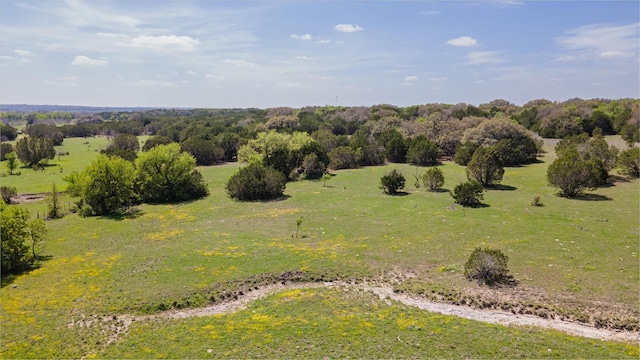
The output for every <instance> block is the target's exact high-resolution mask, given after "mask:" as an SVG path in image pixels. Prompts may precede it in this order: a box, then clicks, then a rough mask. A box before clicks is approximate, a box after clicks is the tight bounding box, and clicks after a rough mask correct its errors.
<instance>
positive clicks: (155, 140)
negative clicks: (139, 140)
mask: <svg viewBox="0 0 640 360" xmlns="http://www.w3.org/2000/svg"><path fill="white" fill-rule="evenodd" d="M172 142H174V141H173V139H171V138H169V137H166V136H162V135H155V136H152V137H150V138H149V139H147V141H145V142H144V145H143V146H142V151H149V150H151V149H153V148H154V147H156V146H158V145H167V144H171V143H172Z"/></svg>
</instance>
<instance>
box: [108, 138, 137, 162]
mask: <svg viewBox="0 0 640 360" xmlns="http://www.w3.org/2000/svg"><path fill="white" fill-rule="evenodd" d="M138 151H140V143H139V142H138V138H137V137H136V136H135V135H132V134H118V135H117V136H116V137H114V138H113V141H112V142H111V144H109V146H107V148H106V149H104V150H103V151H102V153H103V154H105V155H107V156H118V157H121V158H123V159H125V160H128V161H131V162H133V161H134V160H135V159H136V156H137V154H138Z"/></svg>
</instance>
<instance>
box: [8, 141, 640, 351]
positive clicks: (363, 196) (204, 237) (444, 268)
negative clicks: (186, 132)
mask: <svg viewBox="0 0 640 360" xmlns="http://www.w3.org/2000/svg"><path fill="white" fill-rule="evenodd" d="M75 141H77V142H75ZM86 141H89V144H83V142H86ZM101 141H103V139H99V138H96V139H88V140H83V139H65V146H67V147H69V149H70V150H69V152H70V155H69V156H68V157H64V156H63V157H62V158H61V161H63V160H68V161H69V162H68V163H65V164H63V165H62V164H61V165H62V166H63V169H64V173H65V174H66V173H67V172H68V171H69V172H70V171H71V170H73V169H76V170H80V169H82V167H83V166H84V164H87V163H89V162H90V160H91V159H90V156H88V154H95V151H91V149H95V148H97V147H99V146H101V145H100V144H102V145H105V144H106V142H104V143H101ZM89 145H91V146H90V147H89ZM89 148H90V149H89ZM76 153H81V154H83V156H78V158H73V156H74V154H76ZM552 158H553V157H552V154H548V155H547V156H546V157H544V158H542V160H543V162H541V163H538V164H533V165H530V166H526V167H520V168H508V169H506V172H505V177H504V180H503V182H502V184H503V186H502V188H501V189H500V190H490V191H488V192H486V194H485V199H484V203H485V204H486V205H487V206H486V207H482V208H475V209H468V208H461V207H459V206H457V205H456V206H454V203H453V200H452V198H451V197H450V196H449V194H448V193H447V192H437V193H431V192H428V191H426V190H425V189H424V188H423V187H421V188H419V189H416V188H414V186H413V183H414V180H413V174H414V173H415V172H416V168H415V167H412V166H409V165H395V164H394V165H387V166H381V167H370V168H364V169H358V170H342V171H336V172H334V174H335V176H334V177H333V178H332V179H331V180H329V181H327V183H326V185H327V186H326V187H325V186H323V183H322V182H319V181H301V182H295V183H290V184H288V185H287V190H286V191H285V195H286V196H287V197H286V198H285V199H282V200H280V201H274V202H259V203H237V202H233V201H231V200H230V199H229V198H228V197H227V196H226V194H225V192H224V183H225V182H226V180H227V179H228V178H229V176H231V175H232V174H233V173H234V172H235V171H237V169H238V167H239V166H240V165H239V164H228V165H223V166H215V167H206V168H202V169H201V171H202V173H203V175H204V177H205V179H206V180H207V181H208V185H209V188H210V190H211V194H210V196H208V197H207V198H205V199H202V200H198V201H194V202H189V203H182V204H173V205H142V206H140V207H139V208H138V209H139V211H138V212H137V213H136V214H135V215H134V216H131V217H127V218H80V217H78V216H77V215H69V216H66V217H65V218H63V219H61V220H55V221H50V222H48V223H47V225H48V227H49V229H50V236H49V240H48V242H47V244H46V245H45V248H44V249H43V250H42V254H44V255H47V256H49V257H50V259H49V260H47V261H44V262H43V263H42V264H41V267H40V268H38V269H36V270H34V271H31V272H29V273H26V274H24V275H21V276H18V277H17V278H14V279H6V278H5V279H4V281H3V288H2V292H1V293H0V300H1V302H2V314H1V319H2V339H1V340H0V341H1V344H2V350H1V353H0V356H2V357H3V358H15V357H20V358H22V357H39V358H43V357H55V358H59V357H74V358H77V357H80V356H83V355H92V356H97V357H110V358H111V357H135V358H150V357H175V358H185V357H191V358H195V357H198V358H200V357H260V356H264V357H289V356H305V357H319V356H324V355H327V356H330V357H345V356H359V357H379V356H385V357H411V356H415V357H424V356H425V355H426V356H430V357H435V356H438V357H515V356H526V357H559V358H566V357H587V358H602V357H609V358H612V357H613V358H620V357H626V356H630V357H635V358H637V357H638V348H637V346H636V345H633V346H630V345H624V344H617V343H605V342H600V341H592V340H585V339H579V338H573V337H569V336H566V335H561V334H559V333H556V332H550V331H541V330H532V329H526V328H515V329H513V328H504V327H499V326H494V325H484V324H480V323H475V322H472V321H466V320H460V319H456V318H453V317H446V316H440V315H434V314H431V313H425V312H420V311H418V310H414V309H411V308H408V307H405V306H403V305H400V304H395V303H392V304H387V303H384V302H380V301H378V300H374V298H372V297H370V296H366V295H363V294H361V295H353V294H350V295H348V296H347V295H345V294H341V293H336V292H335V291H334V290H326V289H325V290H321V289H313V290H305V291H304V294H307V295H308V296H294V297H293V299H292V300H293V301H287V302H284V301H282V296H283V295H282V294H277V295H274V296H272V297H269V298H267V299H265V300H261V301H259V302H256V303H254V304H252V305H251V306H250V308H249V309H247V310H244V311H241V312H239V313H235V314H229V315H219V316H215V317H206V318H198V319H186V320H171V321H168V320H167V321H163V322H159V323H155V322H151V323H139V324H134V325H132V328H131V331H130V333H129V334H128V335H126V336H124V338H123V339H122V340H121V341H119V342H117V343H115V344H112V345H109V346H106V345H105V342H106V340H105V336H107V334H105V333H104V332H103V329H102V328H101V327H99V326H85V327H73V328H70V327H69V326H68V324H69V323H70V322H71V321H76V320H79V319H82V318H83V317H85V318H90V317H91V316H93V315H96V316H102V317H105V318H107V317H111V316H113V315H114V314H145V313H155V312H158V311H160V310H163V309H167V308H172V307H187V306H188V307H194V306H201V305H205V304H207V303H209V302H211V301H212V298H213V299H214V300H215V301H219V300H220V299H221V298H224V297H225V296H227V297H228V296H233V293H234V292H238V291H242V290H246V289H247V288H249V287H253V286H258V285H262V284H266V283H269V282H273V281H278V280H282V279H287V278H289V277H290V276H291V274H295V276H294V278H292V280H300V281H318V280H321V279H325V280H331V279H353V280H358V279H376V280H381V281H392V282H394V283H395V284H396V285H395V286H396V289H397V290H398V291H407V292H413V293H420V294H423V295H425V296H428V297H435V298H438V299H440V300H444V301H450V302H460V301H461V300H464V301H466V302H467V303H469V302H474V301H475V304H480V306H491V305H490V304H492V303H493V304H494V305H495V304H498V305H499V304H510V306H520V307H521V308H522V309H525V310H526V311H529V312H534V313H536V312H548V313H553V314H558V315H561V316H562V317H567V318H574V319H580V320H583V321H600V322H602V324H605V325H607V324H609V325H612V324H613V325H616V324H617V325H620V324H629V323H630V324H634V326H637V319H638V306H639V299H638V283H640V278H639V269H638V252H639V249H638V235H639V230H640V229H639V223H638V218H639V216H640V214H639V212H640V204H639V197H638V185H639V182H638V180H634V181H628V182H619V183H616V184H615V186H611V187H607V188H602V189H598V190H597V191H596V192H594V194H593V195H591V196H590V197H587V198H586V199H582V200H568V199H563V198H559V197H557V196H555V195H554V194H555V192H556V190H555V189H554V188H552V187H549V186H547V184H546V180H545V173H546V167H547V166H548V164H549V162H550V161H551V159H552ZM56 160H57V159H56ZM74 162H77V164H76V163H74ZM52 163H53V164H56V161H52ZM393 168H396V169H399V170H401V171H402V172H403V173H404V174H405V176H406V177H407V185H408V186H407V189H406V191H407V195H405V196H395V197H394V196H386V195H383V194H382V191H381V190H380V189H378V181H379V178H380V177H381V176H382V175H383V174H385V173H386V172H388V171H390V170H391V169H393ZM441 169H442V171H443V173H444V175H445V181H446V182H445V185H444V187H445V188H446V189H453V187H454V186H455V185H457V184H458V183H460V182H461V181H464V180H465V175H464V168H463V167H461V166H458V165H456V164H453V163H446V164H444V165H442V166H441ZM47 171H51V170H49V169H47V170H45V172H44V173H41V172H39V173H37V174H35V173H33V171H32V170H30V169H23V170H22V175H21V176H8V177H3V178H2V179H1V181H2V184H3V185H5V184H8V182H9V180H10V181H13V183H11V184H12V185H13V186H16V187H18V191H19V192H20V193H25V192H44V191H48V190H49V189H50V187H51V182H52V181H51V180H52V178H54V177H55V178H57V177H58V176H59V175H58V174H57V173H56V174H53V173H51V174H49V173H47ZM418 171H419V172H424V171H425V169H424V168H421V169H418ZM44 178H46V179H44ZM60 179H61V176H60ZM59 184H61V185H62V186H61V187H62V188H64V185H63V184H62V182H61V180H60V183H59ZM534 196H540V197H541V201H542V203H543V204H544V206H543V207H533V206H531V205H530V202H531V199H532V198H533V197H534ZM65 201H67V202H69V201H71V199H67V200H65ZM21 206H27V207H28V208H29V209H30V210H31V212H32V214H34V213H36V212H38V211H44V207H45V205H44V204H43V203H31V204H26V205H21ZM298 219H302V224H301V226H300V231H299V234H298V237H296V236H295V234H296V222H297V220H298ZM478 246H482V247H485V246H488V247H493V248H498V249H500V250H502V251H503V252H504V253H505V254H507V255H508V256H509V269H510V270H511V273H512V274H513V275H514V277H515V278H516V279H517V280H518V281H519V284H518V285H517V286H516V287H515V288H501V289H487V288H486V287H481V286H478V285H477V284H475V283H471V282H468V281H466V280H465V279H464V277H463V275H462V270H463V269H462V264H464V262H465V261H466V260H467V258H468V256H469V254H470V253H471V251H473V249H474V248H475V247H478ZM482 304H484V305H482ZM487 304H488V305H487ZM382 314H384V315H382ZM595 317H598V318H597V319H595ZM408 324H413V325H414V327H420V328H421V329H422V330H421V331H413V330H412V329H414V328H411V329H409V325H408ZM461 329H462V330H461ZM300 334H303V336H300ZM398 337H399V338H400V339H402V341H399V340H398ZM487 339H492V340H487ZM513 339H519V340H518V342H517V343H516V344H514V345H513V346H512V345H511V344H512V343H513V341H514V340H513ZM249 343H250V344H253V345H256V346H258V345H259V346H260V348H259V349H258V348H256V347H255V346H253V345H252V346H245V344H249ZM371 344H375V346H374V345H371ZM414 344H420V346H415V345H414ZM207 349H215V352H212V353H209V352H207ZM549 349H551V351H548V350H549ZM367 351H370V352H367Z"/></svg>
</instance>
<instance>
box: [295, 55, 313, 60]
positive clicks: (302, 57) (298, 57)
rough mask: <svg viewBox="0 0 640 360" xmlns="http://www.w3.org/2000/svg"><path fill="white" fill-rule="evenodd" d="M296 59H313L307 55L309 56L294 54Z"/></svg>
mask: <svg viewBox="0 0 640 360" xmlns="http://www.w3.org/2000/svg"><path fill="white" fill-rule="evenodd" d="M296 60H313V58H312V57H309V56H305V55H302V56H296Z"/></svg>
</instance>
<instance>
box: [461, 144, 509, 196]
mask: <svg viewBox="0 0 640 360" xmlns="http://www.w3.org/2000/svg"><path fill="white" fill-rule="evenodd" d="M465 170H466V172H467V178H468V179H469V180H471V181H477V182H479V183H480V185H482V186H483V187H488V186H491V185H494V184H496V183H499V182H500V181H502V176H503V175H504V167H503V166H502V163H501V162H500V158H499V156H498V153H497V152H496V150H495V149H494V148H493V147H489V146H480V147H479V148H477V149H476V151H475V152H474V153H473V156H472V157H471V160H470V161H469V163H468V164H467V168H466V169H465Z"/></svg>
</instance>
